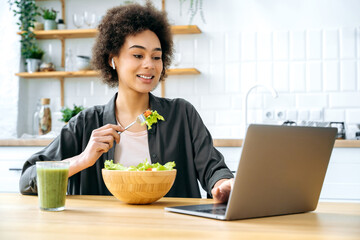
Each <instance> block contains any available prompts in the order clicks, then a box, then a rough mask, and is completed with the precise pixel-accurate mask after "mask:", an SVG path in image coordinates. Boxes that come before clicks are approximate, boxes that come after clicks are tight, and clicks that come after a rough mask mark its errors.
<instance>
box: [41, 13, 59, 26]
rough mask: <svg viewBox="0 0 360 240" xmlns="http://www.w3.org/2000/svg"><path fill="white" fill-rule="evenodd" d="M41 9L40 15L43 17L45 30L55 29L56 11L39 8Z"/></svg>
mask: <svg viewBox="0 0 360 240" xmlns="http://www.w3.org/2000/svg"><path fill="white" fill-rule="evenodd" d="M41 11H43V14H42V17H43V18H44V21H45V23H44V29H45V30H54V29H57V24H56V21H55V20H56V15H57V13H58V11H55V10H54V9H51V10H50V9H46V8H41Z"/></svg>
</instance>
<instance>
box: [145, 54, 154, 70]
mask: <svg viewBox="0 0 360 240" xmlns="http://www.w3.org/2000/svg"><path fill="white" fill-rule="evenodd" d="M143 66H144V68H147V69H153V68H155V60H154V59H152V58H151V57H147V58H145V60H144V62H143Z"/></svg>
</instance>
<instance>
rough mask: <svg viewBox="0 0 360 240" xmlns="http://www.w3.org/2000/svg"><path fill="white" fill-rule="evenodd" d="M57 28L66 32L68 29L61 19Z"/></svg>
mask: <svg viewBox="0 0 360 240" xmlns="http://www.w3.org/2000/svg"><path fill="white" fill-rule="evenodd" d="M57 28H58V29H59V30H64V29H66V25H65V23H64V20H63V19H61V18H60V19H59V20H58V23H57Z"/></svg>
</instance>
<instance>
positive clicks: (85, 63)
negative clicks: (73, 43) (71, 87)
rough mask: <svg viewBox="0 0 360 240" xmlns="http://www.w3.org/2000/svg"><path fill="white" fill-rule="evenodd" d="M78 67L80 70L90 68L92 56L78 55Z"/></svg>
mask: <svg viewBox="0 0 360 240" xmlns="http://www.w3.org/2000/svg"><path fill="white" fill-rule="evenodd" d="M76 67H77V70H78V71H84V70H90V69H91V67H90V57H88V56H82V55H78V56H76Z"/></svg>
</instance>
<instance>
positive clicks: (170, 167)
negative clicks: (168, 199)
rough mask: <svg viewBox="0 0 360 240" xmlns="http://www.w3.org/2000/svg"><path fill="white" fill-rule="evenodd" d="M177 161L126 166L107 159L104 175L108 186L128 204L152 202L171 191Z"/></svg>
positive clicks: (118, 197) (117, 196)
mask: <svg viewBox="0 0 360 240" xmlns="http://www.w3.org/2000/svg"><path fill="white" fill-rule="evenodd" d="M174 167H175V162H168V163H166V164H164V165H161V164H160V163H153V164H150V163H148V162H147V160H145V161H144V162H143V163H140V164H138V165H137V166H130V167H124V166H123V165H121V164H119V163H114V162H113V160H106V161H105V163H104V168H103V169H102V175H103V179H104V182H105V185H106V187H107V188H108V189H109V191H110V192H111V193H112V194H113V195H114V196H115V197H116V198H117V199H119V200H120V201H122V202H125V203H128V204H150V203H153V202H155V201H157V200H159V199H160V198H162V197H163V196H165V194H167V193H168V192H169V190H170V189H171V187H172V185H173V184H174V181H175V177H176V169H174Z"/></svg>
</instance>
